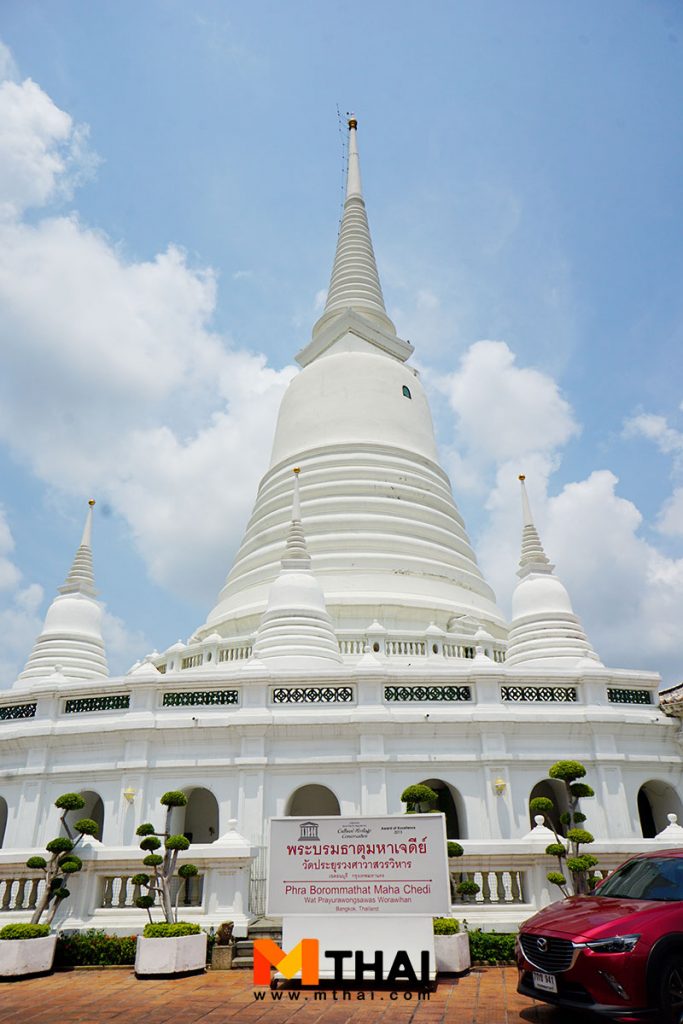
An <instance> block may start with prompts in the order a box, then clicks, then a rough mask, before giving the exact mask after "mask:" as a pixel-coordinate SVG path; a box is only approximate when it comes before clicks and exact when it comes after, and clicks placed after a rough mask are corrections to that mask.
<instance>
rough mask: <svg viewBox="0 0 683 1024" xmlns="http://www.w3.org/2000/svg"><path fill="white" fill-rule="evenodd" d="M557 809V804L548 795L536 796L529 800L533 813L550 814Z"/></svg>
mask: <svg viewBox="0 0 683 1024" xmlns="http://www.w3.org/2000/svg"><path fill="white" fill-rule="evenodd" d="M554 809H555V804H554V803H553V802H552V800H551V799H550V798H549V797H547V796H535V797H534V798H533V800H530V801H529V810H530V811H531V813H532V814H549V813H550V812H551V811H553V810H554Z"/></svg>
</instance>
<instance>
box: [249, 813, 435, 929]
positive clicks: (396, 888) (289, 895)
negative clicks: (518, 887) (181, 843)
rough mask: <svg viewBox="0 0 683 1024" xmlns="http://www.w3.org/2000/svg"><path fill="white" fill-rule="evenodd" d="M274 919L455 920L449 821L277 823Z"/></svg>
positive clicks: (402, 818)
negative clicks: (407, 917) (393, 916)
mask: <svg viewBox="0 0 683 1024" xmlns="http://www.w3.org/2000/svg"><path fill="white" fill-rule="evenodd" d="M267 913H268V914H269V915H274V916H277V917H279V916H284V915H288V914H306V915H316V914H327V915H340V914H377V915H384V914H401V915H404V916H405V915H428V916H430V917H434V916H438V915H440V914H449V913H450V888H449V881H448V861H447V856H446V827H445V819H444V816H443V815H442V814H410V815H405V814H402V815H386V816H384V817H368V818H366V817H357V818H341V817H336V816H335V817H311V818H273V819H271V831H270V869H269V872H268V909H267Z"/></svg>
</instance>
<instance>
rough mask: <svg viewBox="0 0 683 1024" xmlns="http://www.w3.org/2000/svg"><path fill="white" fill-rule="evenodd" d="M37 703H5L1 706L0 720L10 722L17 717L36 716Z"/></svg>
mask: <svg viewBox="0 0 683 1024" xmlns="http://www.w3.org/2000/svg"><path fill="white" fill-rule="evenodd" d="M37 707H38V705H37V704H4V705H3V706H2V707H0V722H10V721H13V720H15V719H17V718H35V717H36V708H37Z"/></svg>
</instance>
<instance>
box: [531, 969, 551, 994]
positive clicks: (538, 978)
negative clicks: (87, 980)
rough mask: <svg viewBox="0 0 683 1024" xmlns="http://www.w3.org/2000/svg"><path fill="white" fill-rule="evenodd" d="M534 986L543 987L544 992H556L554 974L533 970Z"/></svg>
mask: <svg viewBox="0 0 683 1024" xmlns="http://www.w3.org/2000/svg"><path fill="white" fill-rule="evenodd" d="M534 988H540V989H543V991H544V992H557V978H556V977H555V975H554V974H541V972H540V971H534Z"/></svg>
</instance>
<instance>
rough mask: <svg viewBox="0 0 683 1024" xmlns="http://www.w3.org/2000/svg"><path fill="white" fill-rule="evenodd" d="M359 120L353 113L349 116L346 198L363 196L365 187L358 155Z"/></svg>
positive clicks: (360, 197)
mask: <svg viewBox="0 0 683 1024" xmlns="http://www.w3.org/2000/svg"><path fill="white" fill-rule="evenodd" d="M357 130H358V121H357V120H356V118H355V117H353V115H352V116H351V117H350V118H349V156H348V167H347V172H346V198H347V199H350V198H351V196H357V197H358V198H359V199H362V198H363V187H362V185H361V180H360V158H359V156H358V136H357Z"/></svg>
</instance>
